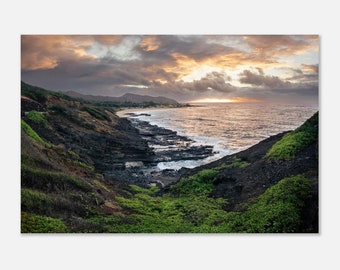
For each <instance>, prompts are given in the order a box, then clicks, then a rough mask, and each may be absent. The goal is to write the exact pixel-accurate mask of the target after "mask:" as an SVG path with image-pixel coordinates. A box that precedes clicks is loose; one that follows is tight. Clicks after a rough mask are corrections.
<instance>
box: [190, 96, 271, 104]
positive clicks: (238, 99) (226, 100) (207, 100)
mask: <svg viewBox="0 0 340 270" xmlns="http://www.w3.org/2000/svg"><path fill="white" fill-rule="evenodd" d="M235 102H266V100H262V99H250V98H242V97H235V98H202V99H196V100H191V101H189V103H235Z"/></svg>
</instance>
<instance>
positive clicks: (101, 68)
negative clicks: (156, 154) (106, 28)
mask: <svg viewBox="0 0 340 270" xmlns="http://www.w3.org/2000/svg"><path fill="white" fill-rule="evenodd" d="M318 42H319V38H318V36H306V35H295V36H290V35H251V36H242V35H231V36H226V35H146V36H143V35H23V36H22V37H21V79H22V80H23V81H25V82H27V83H31V84H34V85H37V86H41V87H45V88H48V89H51V90H58V91H68V90H74V91H78V92H82V93H85V94H93V95H96V94H97V95H111V96H118V95H122V94H124V93H127V92H132V93H140V94H149V95H155V96H158V95H165V96H168V97H172V98H175V99H177V100H179V101H186V100H193V99H195V98H205V97H206V98H209V97H213V98H228V97H235V98H237V97H240V98H241V97H242V98H247V95H248V96H249V98H252V99H257V97H260V98H263V96H266V98H267V99H273V100H274V99H277V98H280V97H281V96H286V95H291V96H296V97H299V96H301V98H304V97H305V96H306V94H304V93H305V92H306V93H308V95H310V97H311V98H312V97H313V95H314V99H315V100H317V98H318V91H315V89H317V88H318V65H319V62H318V61H319V60H318V53H319V43H318ZM302 89H306V90H302ZM308 89H314V90H310V91H308ZM255 90H256V91H255ZM288 90H289V91H288ZM303 91H305V92H303Z"/></svg>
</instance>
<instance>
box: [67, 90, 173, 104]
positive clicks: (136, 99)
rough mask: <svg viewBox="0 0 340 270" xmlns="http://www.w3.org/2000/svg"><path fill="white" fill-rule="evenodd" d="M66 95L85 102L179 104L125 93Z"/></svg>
mask: <svg viewBox="0 0 340 270" xmlns="http://www.w3.org/2000/svg"><path fill="white" fill-rule="evenodd" d="M65 94H66V95H68V96H71V97H74V98H80V99H83V100H87V101H106V102H125V103H137V104H138V103H156V104H162V105H178V104H179V103H178V102H177V101H176V100H174V99H170V98H167V97H163V96H156V97H154V96H149V95H138V94H132V93H126V94H124V95H122V96H120V97H111V96H98V95H85V94H81V93H79V92H76V91H67V92H65Z"/></svg>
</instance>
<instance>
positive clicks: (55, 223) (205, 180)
mask: <svg viewBox="0 0 340 270" xmlns="http://www.w3.org/2000/svg"><path fill="white" fill-rule="evenodd" d="M22 87H23V94H24V95H25V96H27V97H29V98H31V99H33V100H35V101H37V102H39V104H41V105H42V106H45V108H46V110H47V112H48V113H54V114H55V113H56V110H57V109H56V108H60V107H61V108H67V106H66V105H70V104H71V105H72V106H75V101H74V100H72V99H70V98H68V97H64V96H63V95H59V94H54V93H51V92H47V91H44V90H43V89H41V88H35V87H31V86H28V85H25V84H24V85H23V86H22ZM51 97H52V100H53V102H54V103H53V104H51V103H49V102H50V101H51ZM48 106H49V107H48ZM58 106H59V107H58ZM86 106H87V107H88V108H90V109H88V108H87V109H84V108H83V109H82V110H83V112H87V113H88V116H87V117H89V118H87V120H91V119H95V120H96V121H97V122H98V123H99V124H100V123H104V122H105V123H106V122H110V120H111V121H112V120H114V119H112V118H111V119H110V120H109V119H107V117H109V114H107V113H106V111H105V109H103V108H102V107H100V106H99V107H97V106H95V105H86ZM79 108H81V106H80V107H79ZM48 113H47V115H48ZM57 113H59V117H60V119H64V118H68V119H69V120H70V121H73V123H74V124H75V125H77V124H80V123H79V122H77V118H75V119H76V120H74V119H73V117H76V116H75V115H74V114H72V112H70V111H67V110H66V111H65V110H63V109H61V111H57ZM91 117H92V118H91ZM23 118H24V120H23V121H25V122H23V124H22V134H21V136H22V137H21V168H22V169H21V170H22V179H21V187H22V190H21V210H22V215H21V231H22V232H25V233H26V232H42V233H63V232H64V233H69V232H98V233H101V232H122V233H128V232H140V233H148V232H150V233H176V232H186V233H188V232H193V233H203V232H211V233H214V232H228V233H230V232H235V233H239V232H250V233H251V232H300V231H301V224H302V223H303V220H302V218H303V212H304V211H305V206H306V205H305V202H306V201H308V200H309V199H310V192H311V184H310V180H309V179H307V178H306V177H305V176H304V175H293V176H291V177H287V178H285V179H282V180H281V181H279V182H278V183H277V184H276V185H274V186H273V187H271V188H269V189H267V191H266V192H265V193H264V194H262V195H261V196H260V197H258V198H254V199H253V200H252V201H249V202H247V203H246V204H244V205H242V209H243V210H242V211H241V212H227V211H225V210H224V206H225V205H226V204H227V203H228V202H227V200H225V199H222V198H213V197H211V196H210V195H209V194H210V192H211V191H212V189H213V188H214V186H215V182H216V175H217V174H218V173H219V172H220V171H223V170H227V169H230V168H244V167H246V166H248V163H247V162H245V161H242V160H239V159H235V160H233V161H232V162H231V163H230V164H223V165H222V166H219V167H216V168H213V169H209V170H204V171H201V172H198V173H197V174H195V175H192V176H189V177H186V178H183V179H181V180H180V181H179V182H178V183H176V184H175V185H173V186H171V187H170V189H169V191H168V192H165V193H164V192H163V193H158V189H157V188H155V187H151V188H150V189H143V188H140V187H138V186H125V185H124V184H122V183H119V182H114V181H107V180H106V179H104V178H103V177H102V176H101V175H99V174H98V173H97V172H96V171H95V170H94V168H93V166H92V165H93V164H92V163H91V161H89V160H88V159H86V158H84V157H82V156H80V155H79V153H76V152H74V151H72V150H71V149H67V148H65V146H64V145H54V144H52V143H50V142H47V141H46V140H44V139H42V138H41V137H40V135H39V132H38V130H39V128H40V127H39V125H44V128H47V129H48V128H51V125H50V123H49V117H40V115H38V114H37V113H36V112H33V113H31V117H27V116H24V117H23ZM30 118H31V119H30ZM26 121H27V122H26ZM90 122H91V121H89V123H90ZM113 122H114V121H113ZM110 123H111V122H110ZM312 123H313V124H312V125H311V129H309V128H305V127H303V126H302V127H301V129H300V132H303V133H304V134H307V133H308V132H310V131H312V133H313V132H314V128H313V126H315V118H313V119H312ZM111 124H112V123H111ZM31 125H32V126H31ZM33 125H34V126H35V127H36V129H37V130H34V128H33ZM308 126H310V125H308ZM82 128H84V129H91V130H92V131H93V132H96V129H97V128H98V126H95V127H92V126H86V125H83V126H82ZM298 130H299V129H297V132H299V131H298ZM51 132H53V130H52V129H51ZM313 134H314V133H313ZM313 136H314V137H315V134H314V135H313ZM283 140H286V139H285V138H284V139H283ZM312 141H313V140H310V141H309V143H311V142H312ZM278 144H279V145H280V143H278ZM281 144H282V143H281ZM283 145H285V143H284V144H283ZM304 146H306V144H304ZM283 148H284V147H283ZM274 152H276V151H274ZM269 156H271V154H269ZM271 157H275V155H273V156H271ZM159 194H162V195H159Z"/></svg>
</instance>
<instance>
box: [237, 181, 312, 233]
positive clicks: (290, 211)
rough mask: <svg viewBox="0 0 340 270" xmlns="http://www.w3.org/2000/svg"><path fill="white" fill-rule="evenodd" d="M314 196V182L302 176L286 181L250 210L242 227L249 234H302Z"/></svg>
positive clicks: (266, 194) (244, 217)
mask: <svg viewBox="0 0 340 270" xmlns="http://www.w3.org/2000/svg"><path fill="white" fill-rule="evenodd" d="M310 196H311V181H310V180H308V179H307V178H305V177H303V176H302V175H296V176H293V177H290V178H284V179H282V180H281V181H279V182H278V183H277V184H276V185H274V186H272V187H271V188H269V189H267V190H266V192H265V193H264V194H262V195H261V196H259V198H258V199H257V200H256V203H255V204H253V205H252V206H250V207H249V208H248V210H247V211H246V212H245V213H244V214H243V221H242V223H243V226H242V227H243V229H244V231H246V232H260V233H264V232H265V233H267V232H270V233H278V232H281V233H292V232H298V231H299V226H300V225H301V222H302V220H301V214H302V210H303V207H304V205H305V201H306V200H307V199H308V198H309V197H310ZM242 227H241V228H242Z"/></svg>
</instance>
